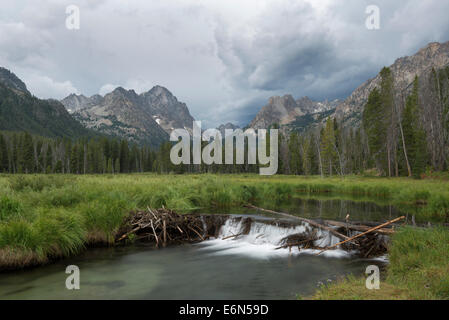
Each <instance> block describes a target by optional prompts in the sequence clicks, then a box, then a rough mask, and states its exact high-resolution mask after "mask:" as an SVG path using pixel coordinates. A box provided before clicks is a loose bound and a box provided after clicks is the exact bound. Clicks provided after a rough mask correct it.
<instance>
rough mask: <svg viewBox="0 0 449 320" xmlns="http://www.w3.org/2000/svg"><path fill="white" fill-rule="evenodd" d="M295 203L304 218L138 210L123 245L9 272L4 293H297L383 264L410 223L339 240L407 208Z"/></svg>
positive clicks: (257, 212)
mask: <svg viewBox="0 0 449 320" xmlns="http://www.w3.org/2000/svg"><path fill="white" fill-rule="evenodd" d="M291 207H293V208H294V210H295V211H296V212H298V216H290V215H288V214H283V213H281V212H272V211H270V210H265V209H262V208H254V207H252V206H249V208H238V209H233V210H230V211H229V212H225V214H218V213H217V212H214V213H213V214H186V215H180V214H177V213H176V212H173V211H171V210H167V209H163V208H162V209H157V210H156V209H151V208H150V209H146V210H139V211H134V212H130V213H129V214H128V215H127V218H126V219H125V221H124V223H123V224H122V226H121V228H120V229H119V230H118V232H117V237H116V239H115V240H116V243H117V244H118V245H115V246H108V247H90V248H89V249H88V250H86V251H84V252H82V253H81V254H79V255H76V256H73V257H69V258H66V259H60V260H56V261H54V262H53V263H51V264H47V265H44V266H40V267H38V268H32V269H27V270H17V271H13V272H9V273H6V274H2V275H1V277H0V298H2V299H14V298H15V299H296V297H297V294H300V295H303V296H308V295H311V294H313V293H314V292H316V289H317V288H318V287H319V286H320V285H321V284H323V283H328V282H329V281H335V280H336V279H338V278H339V277H342V276H346V275H349V274H353V275H355V276H358V275H364V274H365V270H366V268H367V266H368V265H373V264H374V265H378V266H379V267H380V268H383V267H384V266H385V262H386V261H385V258H384V254H385V252H386V251H385V250H386V248H387V247H388V243H389V238H390V237H389V236H390V235H391V233H392V232H394V228H395V227H396V226H397V225H398V223H399V224H400V223H403V220H400V221H399V222H395V223H393V224H390V225H387V226H385V227H382V228H379V229H376V230H375V231H373V232H370V233H368V234H366V235H363V236H360V237H358V238H354V239H352V240H350V241H347V242H345V243H343V244H341V245H338V246H336V247H333V246H334V245H336V244H338V243H339V242H342V241H346V240H347V239H351V237H354V236H357V235H361V234H363V233H364V232H366V231H368V230H370V229H371V228H373V227H377V226H378V225H382V224H383V222H388V221H391V220H392V219H394V218H396V217H399V216H401V212H399V211H397V210H395V208H393V211H392V210H391V207H388V206H386V207H379V206H375V205H373V204H372V203H369V202H366V203H361V202H351V201H340V200H338V201H334V200H332V201H315V200H304V201H303V200H301V202H293V203H292V204H291ZM281 208H282V209H278V211H284V212H285V211H289V210H290V209H289V208H288V207H286V206H281ZM208 211H210V210H208ZM348 212H349V213H350V214H351V217H349V220H348V221H346V220H345V216H346V214H347V213H348ZM299 216H301V217H299ZM356 220H360V221H363V222H358V221H356ZM368 221H375V222H371V223H370V222H368ZM323 249H328V250H326V251H323V252H321V251H322V250H323ZM365 257H366V258H365ZM68 265H76V266H78V267H79V268H80V271H81V289H80V290H67V289H66V287H65V281H66V279H67V276H68V275H67V274H66V273H65V270H66V267H67V266H68Z"/></svg>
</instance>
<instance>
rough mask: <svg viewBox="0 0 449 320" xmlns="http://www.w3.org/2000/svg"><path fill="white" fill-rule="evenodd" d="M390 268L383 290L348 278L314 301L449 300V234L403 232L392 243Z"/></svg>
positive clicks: (441, 230)
mask: <svg viewBox="0 0 449 320" xmlns="http://www.w3.org/2000/svg"><path fill="white" fill-rule="evenodd" d="M392 240H393V241H392V243H391V247H390V249H389V258H390V264H389V266H388V269H387V276H386V278H385V280H383V281H381V283H380V289H379V290H368V289H367V288H366V286H365V278H364V277H360V278H356V277H352V276H350V277H348V278H346V279H341V280H340V281H338V282H336V283H333V284H330V285H328V286H323V287H322V288H321V289H320V290H319V291H318V292H317V293H316V294H315V295H314V296H313V298H314V299H324V300H329V299H357V300H358V299H382V300H384V299H388V300H390V299H449V231H448V230H447V229H446V228H442V227H440V228H432V229H425V230H424V229H415V228H412V227H407V228H401V229H400V230H399V231H398V232H397V233H396V234H395V235H394V236H393V239H392Z"/></svg>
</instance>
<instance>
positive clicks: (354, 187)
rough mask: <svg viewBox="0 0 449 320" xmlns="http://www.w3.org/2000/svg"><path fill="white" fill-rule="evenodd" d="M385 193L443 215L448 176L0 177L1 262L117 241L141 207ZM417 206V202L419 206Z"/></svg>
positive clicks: (421, 215)
mask: <svg viewBox="0 0 449 320" xmlns="http://www.w3.org/2000/svg"><path fill="white" fill-rule="evenodd" d="M299 192H301V193H307V194H309V195H311V196H313V195H320V194H323V193H326V194H332V195H335V196H337V197H338V195H353V196H363V197H370V198H371V199H379V200H382V201H384V200H385V199H387V200H388V201H389V202H391V203H393V204H396V205H397V206H400V207H401V206H402V207H403V208H408V207H410V206H413V205H414V204H420V208H419V209H414V211H416V212H414V213H415V214H417V220H419V219H422V220H426V219H433V221H437V222H438V221H440V222H442V221H444V220H445V219H447V215H448V212H449V181H438V180H410V179H380V178H359V177H346V178H343V179H342V178H326V179H321V178H319V177H294V176H271V177H262V176H258V175H251V174H246V175H154V174H132V175H86V176H74V175H14V176H12V175H0V268H8V267H13V268H16V267H17V266H18V265H21V264H23V265H27V264H31V263H41V262H45V261H47V260H48V259H50V258H54V257H63V256H69V255H72V254H74V253H76V252H79V251H80V250H82V249H83V248H84V247H85V246H87V245H90V244H108V245H109V244H113V243H114V238H115V236H116V233H117V230H118V228H119V227H120V225H121V223H122V221H123V217H124V216H125V215H126V214H127V213H128V212H129V211H130V210H134V209H137V208H140V209H145V208H146V207H147V206H149V207H162V206H164V207H167V208H171V209H174V210H177V211H178V212H189V211H191V210H195V209H203V210H204V211H207V209H208V208H217V209H220V210H227V209H231V208H232V207H236V206H241V205H243V204H245V203H248V202H250V203H253V204H268V205H270V204H274V203H276V202H279V201H283V200H285V199H287V198H289V197H291V196H294V195H295V194H298V193H299ZM414 208H415V207H414Z"/></svg>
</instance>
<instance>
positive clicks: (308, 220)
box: [245, 204, 357, 245]
mask: <svg viewBox="0 0 449 320" xmlns="http://www.w3.org/2000/svg"><path fill="white" fill-rule="evenodd" d="M245 207H247V208H251V209H256V210H260V211H265V212H268V213H273V214H277V215H281V216H284V217H288V218H292V219H297V220H300V221H303V222H306V223H308V224H310V225H312V226H314V227H316V228H320V229H323V230H326V231H328V232H330V233H331V234H333V235H334V236H336V237H337V238H340V239H344V240H349V241H350V238H349V237H347V236H345V235H344V234H341V233H340V232H338V231H336V230H335V229H333V228H330V227H328V226H325V225H322V224H320V223H318V222H315V221H313V220H310V219H306V218H302V217H298V216H294V215H291V214H288V213H284V212H277V211H273V210H269V209H264V208H259V207H256V206H253V205H252V204H247V205H245ZM356 245H357V244H356Z"/></svg>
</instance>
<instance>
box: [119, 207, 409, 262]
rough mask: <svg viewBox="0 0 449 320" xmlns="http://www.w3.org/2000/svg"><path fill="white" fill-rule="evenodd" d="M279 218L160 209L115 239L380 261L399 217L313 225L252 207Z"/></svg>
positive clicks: (131, 219)
mask: <svg viewBox="0 0 449 320" xmlns="http://www.w3.org/2000/svg"><path fill="white" fill-rule="evenodd" d="M248 207H250V208H253V209H258V210H261V211H265V212H268V213H272V214H277V215H279V216H281V217H282V218H280V219H264V218H262V217H258V218H254V217H249V216H231V215H217V214H215V215H199V214H186V215H180V214H177V213H175V212H174V211H171V210H168V209H165V208H161V209H157V210H156V209H151V208H148V209H147V210H145V211H134V212H131V213H130V214H129V216H128V218H127V219H126V220H125V222H124V224H123V225H122V227H121V229H120V230H119V233H118V236H117V239H116V240H117V242H118V243H120V242H126V241H127V240H133V241H145V242H150V243H154V245H155V246H156V247H163V246H167V245H170V244H182V243H197V242H201V241H205V240H216V241H217V240H221V241H225V240H228V241H230V240H231V241H236V242H239V241H244V242H246V243H248V242H249V243H251V244H254V245H268V246H271V247H272V249H273V250H289V252H309V253H315V254H317V255H318V254H321V253H326V254H330V255H332V252H333V251H334V252H339V253H341V252H342V251H343V252H346V253H347V254H350V255H357V256H360V257H363V258H373V257H378V256H382V255H384V254H385V253H386V252H387V248H388V241H389V235H391V234H392V233H393V232H394V223H395V222H398V221H400V220H402V219H403V218H404V217H399V218H396V219H393V220H391V221H387V222H386V223H383V224H379V223H378V224H374V223H366V222H365V223H364V224H361V223H359V222H353V221H349V219H348V220H347V221H346V222H339V221H332V220H311V219H305V218H301V217H297V216H293V215H289V214H286V213H282V212H275V211H272V210H266V209H263V208H257V207H254V206H251V205H249V206H248Z"/></svg>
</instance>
